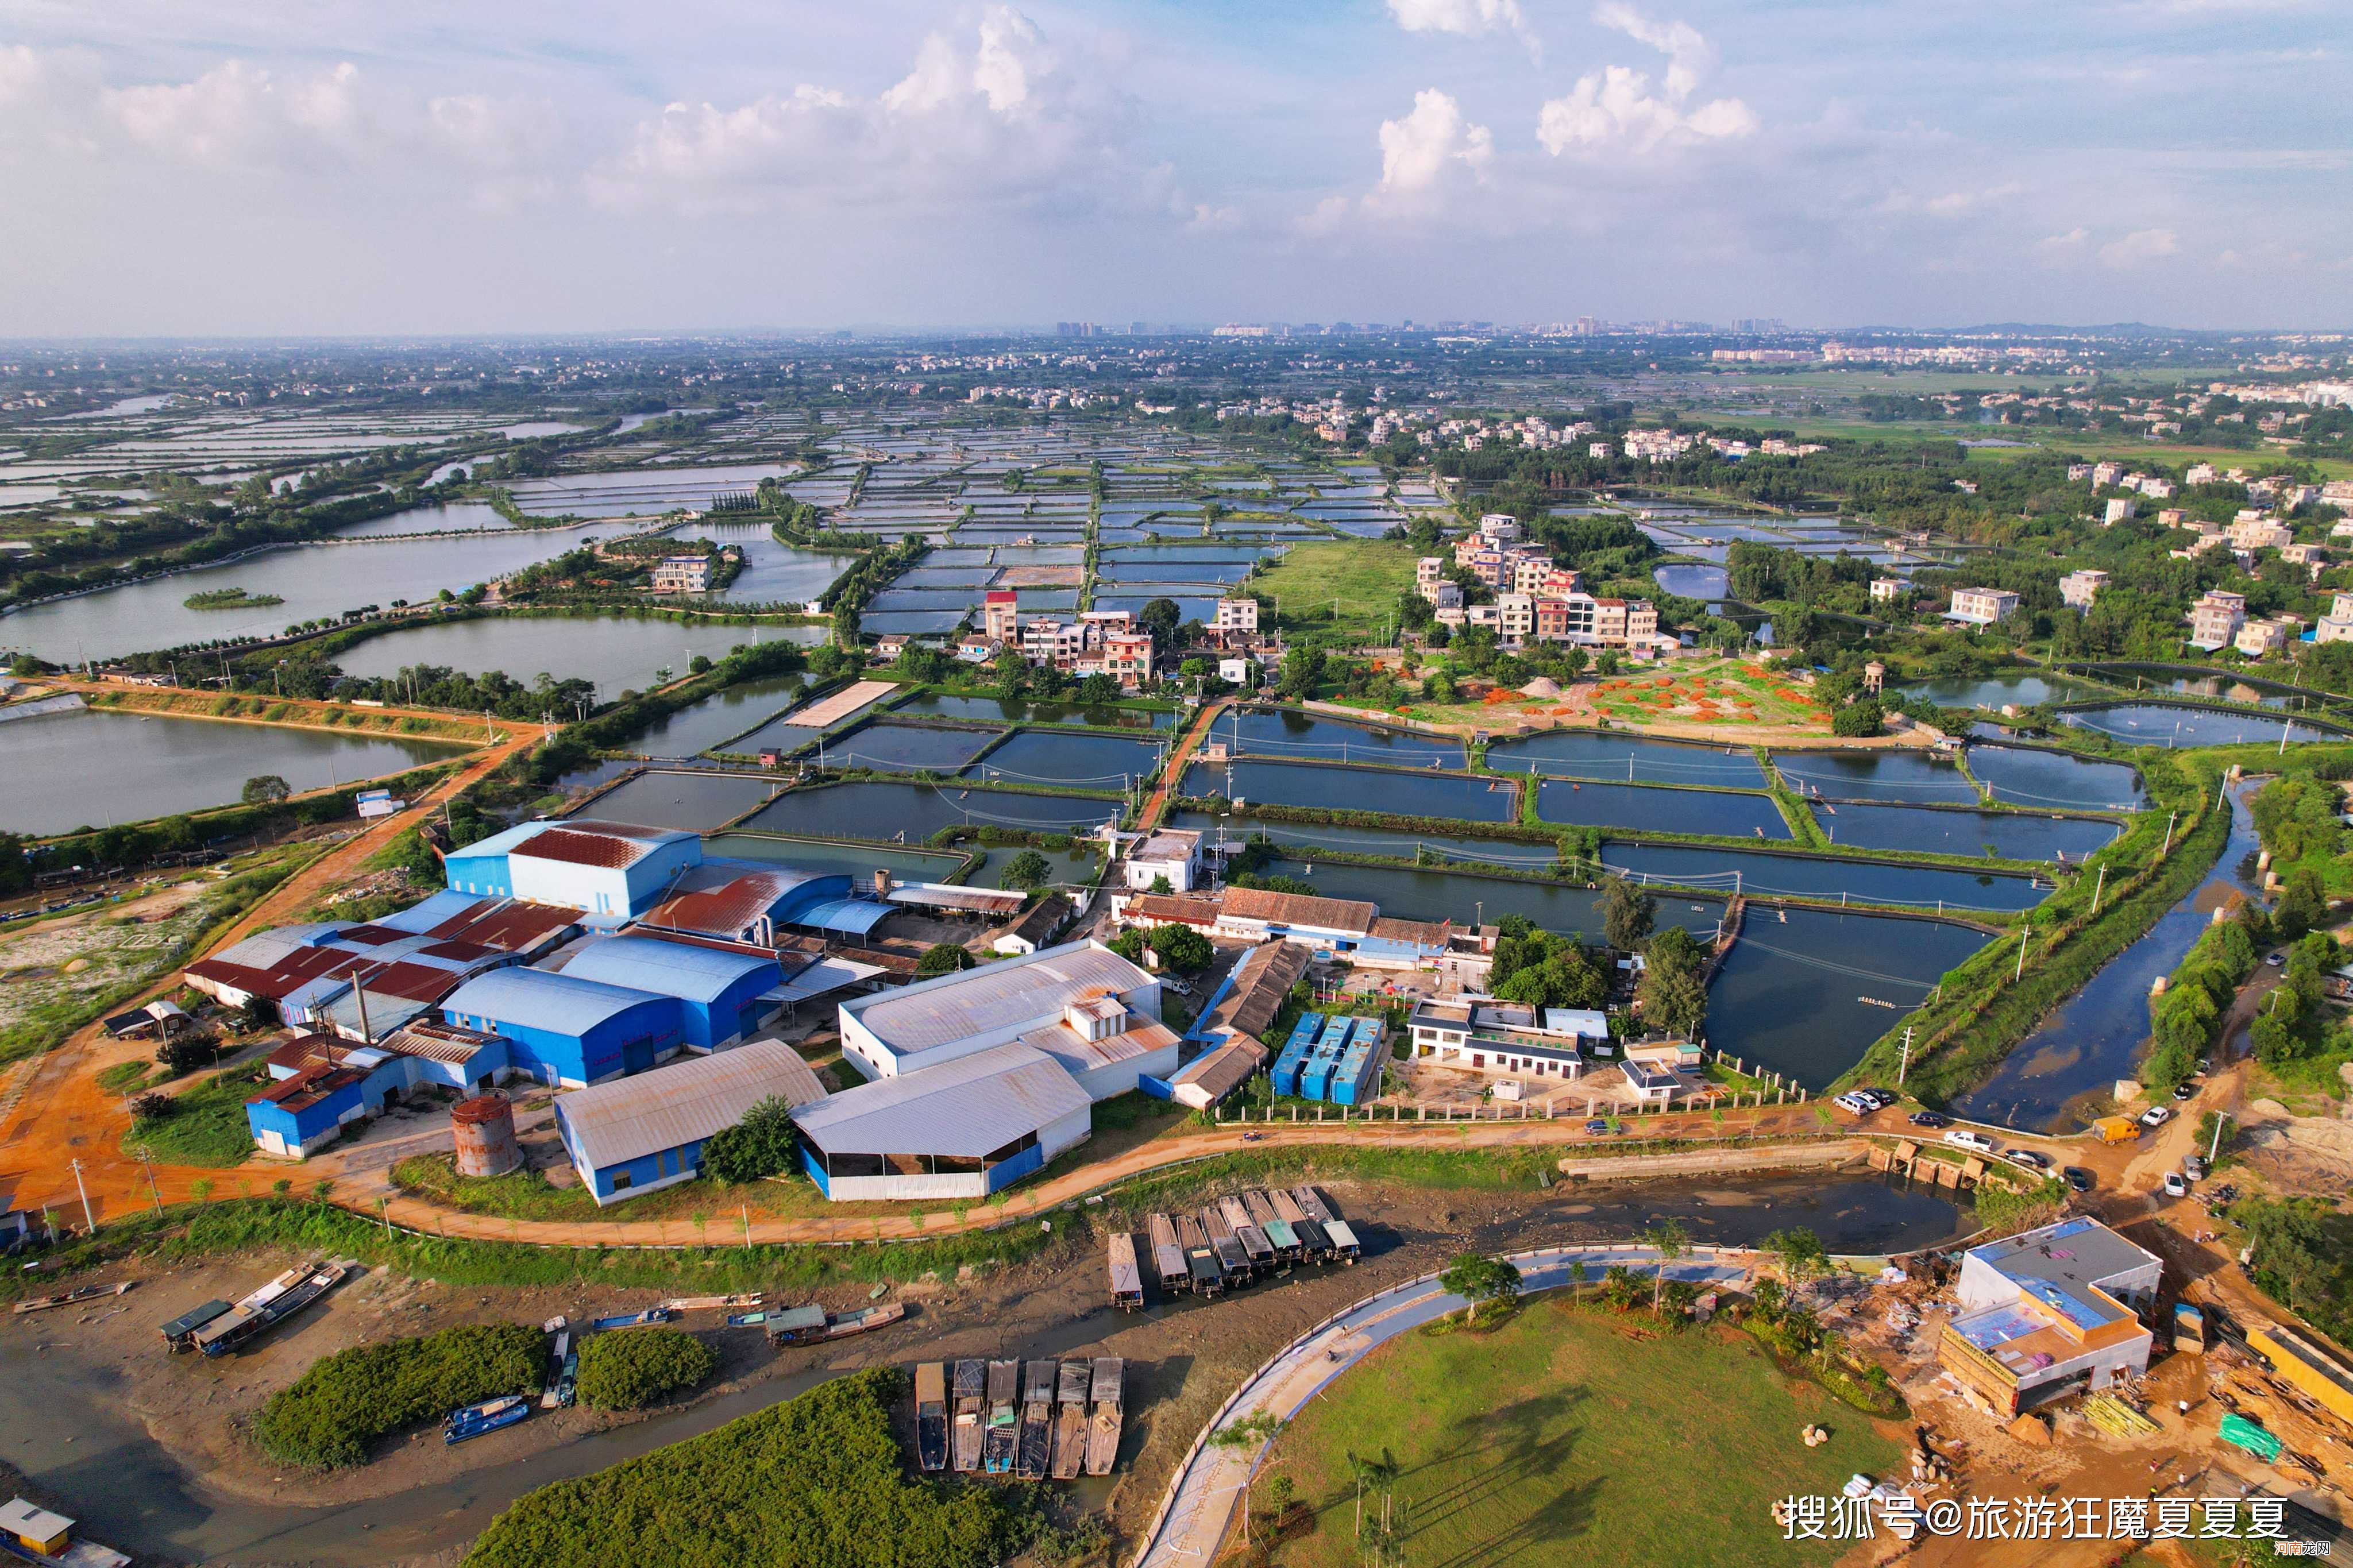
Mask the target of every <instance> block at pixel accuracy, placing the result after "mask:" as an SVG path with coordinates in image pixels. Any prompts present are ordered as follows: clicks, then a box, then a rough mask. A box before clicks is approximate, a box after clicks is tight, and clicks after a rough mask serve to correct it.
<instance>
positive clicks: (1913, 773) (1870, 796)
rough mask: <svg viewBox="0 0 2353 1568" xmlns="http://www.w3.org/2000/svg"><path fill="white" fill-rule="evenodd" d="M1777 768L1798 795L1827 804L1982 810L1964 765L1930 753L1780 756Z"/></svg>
mask: <svg viewBox="0 0 2353 1568" xmlns="http://www.w3.org/2000/svg"><path fill="white" fill-rule="evenodd" d="M1773 767H1774V770H1775V771H1776V772H1777V773H1779V774H1780V775H1781V779H1782V782H1783V783H1785V784H1788V786H1789V787H1790V788H1791V789H1793V790H1795V791H1796V792H1797V793H1798V794H1799V795H1811V796H1814V797H1816V798H1818V799H1822V800H1897V801H1907V802H1911V803H1913V804H1915V805H1977V804H1978V786H1977V785H1976V784H1972V783H1970V782H1969V777H1968V774H1967V773H1963V772H1961V769H1960V765H1959V764H1958V763H1954V762H1951V761H1948V760H1947V759H1945V758H1943V757H1937V756H1932V755H1930V754H1929V753H1928V752H1909V751H1907V752H1774V753H1773Z"/></svg>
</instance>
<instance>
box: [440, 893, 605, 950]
mask: <svg viewBox="0 0 2353 1568" xmlns="http://www.w3.org/2000/svg"><path fill="white" fill-rule="evenodd" d="M485 905H486V907H484V908H481V909H478V910H475V911H474V912H473V913H472V914H470V915H469V916H467V917H466V919H465V920H464V921H461V922H459V923H458V924H457V926H456V928H455V929H454V930H451V929H444V928H441V927H436V928H435V929H434V931H432V933H431V934H433V935H434V936H438V937H445V938H455V939H457V940H458V941H460V942H475V943H478V944H479V945H480V946H483V947H494V948H496V949H498V950H499V951H500V952H530V951H531V950H532V949H533V948H534V947H537V946H538V945H539V944H540V943H541V942H544V941H546V940H547V939H548V938H549V937H551V936H554V934H556V933H557V932H558V931H567V930H569V929H570V928H572V927H573V926H575V925H578V924H579V923H580V911H579V910H567V909H562V908H559V907H558V906H556V905H554V904H534V903H530V902H527V901H525V900H521V899H512V900H507V901H506V902H504V903H499V904H496V905H495V906H494V907H491V906H490V904H489V900H485Z"/></svg>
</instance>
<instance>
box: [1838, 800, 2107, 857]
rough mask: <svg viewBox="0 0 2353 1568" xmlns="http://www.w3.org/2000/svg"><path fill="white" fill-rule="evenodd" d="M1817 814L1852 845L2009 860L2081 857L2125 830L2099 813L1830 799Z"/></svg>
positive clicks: (1840, 839)
mask: <svg viewBox="0 0 2353 1568" xmlns="http://www.w3.org/2000/svg"><path fill="white" fill-rule="evenodd" d="M1814 817H1815V820H1816V821H1818V822H1820V824H1821V826H1822V831H1823V832H1824V833H1827V834H1829V835H1830V838H1831V843H1833V844H1838V845H1842V846H1844V847H1847V848H1850V849H1909V850H1916V851H1918V852H1920V853H1922V854H1927V855H1990V856H1994V857H1996V858H2000V859H2004V860H2082V859H2084V858H2086V857H2087V856H2089V855H2090V854H2091V853H2092V852H2093V851H2094V850H2096V849H2098V848H2100V847H2103V846H2105V845H2106V844H2108V843H2109V842H2111V841H2112V840H2114V839H2115V837H2116V835H2117V834H2119V833H2121V832H2122V831H2123V829H2122V828H2121V827H2120V826H2118V825H2116V823H2113V822H2105V821H2102V820H2100V819H2099V818H2097V817H2081V816H2038V815H2034V814H2031V813H2028V812H2007V811H1968V810H1950V811H1947V810H1935V809H1931V808H1928V807H1925V806H1916V805H1853V804H1847V805H1829V804H1827V803H1825V804H1823V805H1817V806H1815V807H1814Z"/></svg>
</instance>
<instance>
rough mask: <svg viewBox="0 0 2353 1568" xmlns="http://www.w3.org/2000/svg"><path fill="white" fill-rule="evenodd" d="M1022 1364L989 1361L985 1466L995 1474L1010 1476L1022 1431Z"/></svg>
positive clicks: (984, 1439)
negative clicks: (1014, 1453)
mask: <svg viewBox="0 0 2353 1568" xmlns="http://www.w3.org/2000/svg"><path fill="white" fill-rule="evenodd" d="M1020 1395H1021V1363H1019V1362H1018V1361H993V1362H990V1363H988V1427H987V1431H986V1432H984V1433H983V1434H982V1439H981V1468H983V1469H985V1470H987V1472H988V1473H989V1474H990V1475H992V1476H1003V1475H1010V1474H1011V1473H1012V1471H1013V1451H1014V1449H1015V1448H1016V1447H1018V1438H1019V1436H1020V1432H1021V1407H1020Z"/></svg>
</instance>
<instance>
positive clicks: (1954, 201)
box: [1921, 180, 2026, 217]
mask: <svg viewBox="0 0 2353 1568" xmlns="http://www.w3.org/2000/svg"><path fill="white" fill-rule="evenodd" d="M2025 191H2026V187H2025V186H2024V185H2022V184H2019V183H2018V182H2017V181H2015V180H2011V181H2009V182H2007V183H2006V184H1999V185H1988V186H1986V187H1985V188H1984V189H1982V190H1975V191H1947V192H1946V193H1945V194H1944V195H1941V196H1931V197H1929V198H1928V199H1927V200H1926V202H1923V203H1922V204H1921V207H1922V209H1923V210H1924V211H1926V212H1927V213H1929V214H1930V215H1932V216H1936V217H1963V216H1967V215H1968V214H1969V213H1970V212H1972V211H1974V210H1976V209H1977V208H1978V207H1981V206H1984V205H1988V204H1989V203H1991V202H2000V201H2006V200H2008V199H2009V198H2010V197H2011V196H2015V195H2024V194H2025Z"/></svg>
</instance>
